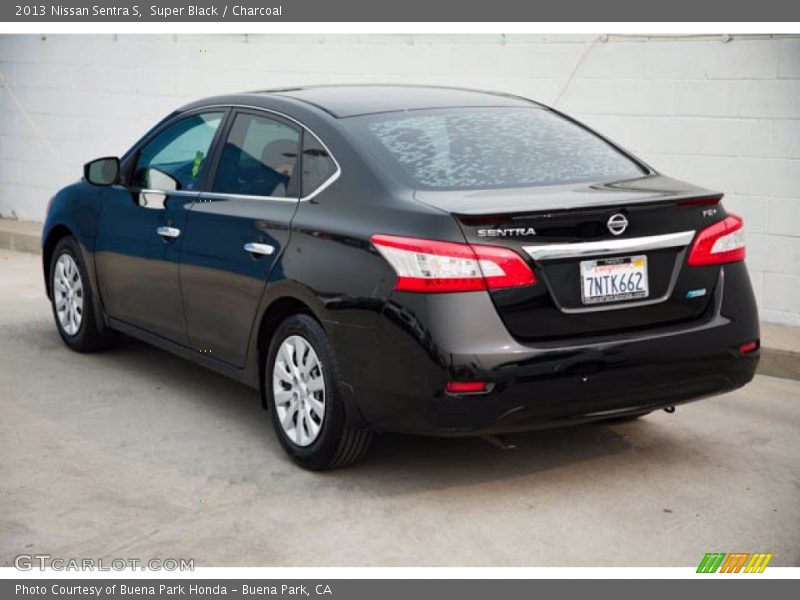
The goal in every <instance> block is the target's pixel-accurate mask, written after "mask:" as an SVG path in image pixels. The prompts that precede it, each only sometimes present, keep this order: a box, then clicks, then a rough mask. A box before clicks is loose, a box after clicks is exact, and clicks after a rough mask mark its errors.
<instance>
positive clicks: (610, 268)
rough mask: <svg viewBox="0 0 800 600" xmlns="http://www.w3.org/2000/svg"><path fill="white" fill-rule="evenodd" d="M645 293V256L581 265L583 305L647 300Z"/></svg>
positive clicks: (591, 261) (606, 259) (593, 261)
mask: <svg viewBox="0 0 800 600" xmlns="http://www.w3.org/2000/svg"><path fill="white" fill-rule="evenodd" d="M649 293H650V289H649V287H648V284H647V256H645V255H640V256H626V257H623V258H604V259H602V260H584V261H582V262H581V297H582V300H583V303H584V304H600V303H602V302H618V301H620V300H634V299H637V298H647V296H648V295H649Z"/></svg>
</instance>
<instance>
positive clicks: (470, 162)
mask: <svg viewBox="0 0 800 600" xmlns="http://www.w3.org/2000/svg"><path fill="white" fill-rule="evenodd" d="M352 121H353V122H355V123H357V125H356V127H360V128H362V130H366V132H367V133H368V135H367V136H366V137H367V139H368V140H370V139H371V141H372V146H373V148H374V149H375V151H376V152H377V153H378V154H381V155H383V157H384V161H385V162H386V163H387V164H388V166H390V168H391V167H394V169H395V170H397V169H398V168H399V170H400V171H401V172H402V173H404V174H405V175H406V176H407V177H409V178H410V179H411V180H412V183H413V185H414V186H415V187H421V188H429V189H476V188H477V189H480V188H511V187H526V186H542V185H558V184H564V183H571V182H578V181H598V182H599V181H619V180H623V179H631V178H634V177H640V176H641V175H642V174H643V173H644V171H643V170H642V169H641V168H640V167H639V166H638V165H637V164H636V163H635V162H634V161H632V160H631V159H629V158H628V157H626V156H625V155H624V154H622V153H621V152H619V151H618V150H616V149H615V148H614V147H613V146H611V145H610V144H608V143H607V142H605V141H604V140H603V139H602V138H600V137H598V136H596V135H595V134H593V133H591V132H590V131H587V130H586V129H584V128H583V127H580V126H579V125H576V124H575V123H572V122H570V121H568V120H567V119H564V118H562V117H560V116H558V115H556V114H554V113H552V112H550V111H547V110H543V109H539V108H533V107H531V108H499V107H498V108H495V107H490V108H460V109H459V108H454V109H438V110H426V111H413V112H405V113H389V114H384V115H369V116H365V117H357V118H354V119H352ZM375 142H377V143H375Z"/></svg>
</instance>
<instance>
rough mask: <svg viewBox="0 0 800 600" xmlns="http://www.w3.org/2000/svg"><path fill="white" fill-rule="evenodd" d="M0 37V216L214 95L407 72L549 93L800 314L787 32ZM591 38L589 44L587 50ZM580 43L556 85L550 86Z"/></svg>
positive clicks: (776, 308)
mask: <svg viewBox="0 0 800 600" xmlns="http://www.w3.org/2000/svg"><path fill="white" fill-rule="evenodd" d="M592 40H593V38H592V37H586V36H493V35H486V36H479V35H465V36H454V35H436V36H422V35H415V36H393V35H386V36H298V35H291V36H290V35H286V36H223V35H219V36H157V35H147V36H127V37H119V38H118V37H116V36H47V37H46V38H42V37H41V36H0V73H2V75H3V77H4V78H5V80H6V82H7V83H8V85H9V86H10V87H11V89H12V90H14V93H15V94H16V96H17V97H18V99H19V101H20V103H21V104H22V105H23V106H24V107H25V109H26V110H27V111H28V112H29V113H30V116H31V118H32V119H33V121H34V123H35V125H36V127H37V128H38V129H39V130H40V131H41V133H42V134H43V136H44V138H45V140H46V141H44V140H42V139H40V137H39V136H38V135H37V133H36V131H35V130H34V127H33V126H31V124H29V123H28V122H27V121H26V120H25V119H24V118H23V116H22V115H21V113H20V111H19V109H18V108H17V107H16V105H15V104H14V103H13V102H12V101H11V98H10V97H9V93H8V91H7V90H6V89H4V88H0V216H6V217H8V216H12V217H19V218H23V219H41V218H42V217H43V212H44V207H45V204H46V202H47V200H48V198H49V197H50V196H51V195H52V193H53V192H54V191H55V190H56V189H57V188H59V187H61V186H63V185H65V184H67V183H69V182H70V181H72V180H74V179H76V178H77V177H78V176H79V174H80V169H81V165H82V164H83V162H85V161H86V160H88V159H90V158H93V157H95V156H101V155H106V154H112V153H121V152H123V151H124V150H125V149H126V148H127V147H128V146H129V145H130V143H131V142H133V141H134V139H135V138H136V137H138V136H139V135H140V134H142V133H143V132H144V131H145V130H146V129H147V128H148V127H149V126H150V125H152V124H153V123H154V122H155V120H156V119H158V118H160V117H161V116H163V115H164V114H166V113H167V112H169V111H170V110H171V109H173V108H174V107H176V106H178V105H180V104H181V103H183V102H186V101H189V100H192V99H195V98H198V97H202V96H207V95H211V94H216V93H225V92H231V91H238V90H248V89H259V88H268V87H275V86H285V85H298V84H310V83H341V82H350V83H353V82H409V83H434V84H449V85H460V86H468V87H478V88H486V89H496V90H503V91H508V92H513V93H518V94H522V95H525V96H528V97H531V98H534V99H537V100H541V101H543V102H545V103H552V102H553V101H554V100H555V99H556V98H557V97H558V96H559V94H562V96H561V101H560V102H559V105H558V107H559V108H561V109H563V110H565V111H567V112H569V113H571V114H573V115H575V116H577V117H579V118H581V119H583V120H585V121H586V122H587V123H589V124H590V125H592V126H594V127H595V128H597V129H598V130H600V131H601V132H603V133H605V134H607V135H609V136H610V137H612V138H613V139H615V140H617V141H618V142H620V143H621V144H623V145H625V146H627V147H628V148H629V149H630V150H632V151H634V152H635V153H637V154H639V155H640V156H641V157H642V158H644V159H645V160H647V161H649V162H650V163H651V164H653V165H654V166H655V167H656V168H658V169H660V170H661V171H663V172H665V173H667V174H669V175H672V176H675V177H678V178H683V179H687V180H689V181H692V182H694V183H697V184H700V185H705V186H708V187H711V188H714V189H718V190H721V191H724V192H725V193H726V200H725V202H726V204H727V206H728V207H729V208H730V209H732V210H734V211H737V212H739V213H740V214H742V215H743V216H744V217H745V219H746V228H747V234H748V252H749V259H748V263H749V266H750V269H751V273H752V275H753V283H754V285H755V288H756V293H757V296H758V301H759V304H760V306H761V311H762V317H763V318H765V319H766V320H770V321H778V322H783V323H791V324H800V37H798V36H794V37H783V38H774V39H772V38H768V37H755V36H750V37H734V38H733V39H732V40H731V41H728V42H724V41H723V40H721V39H720V38H718V37H708V38H688V39H687V38H655V39H648V38H621V37H614V36H612V37H611V38H610V39H608V40H598V41H596V42H595V43H594V44H591V42H592ZM590 44H591V46H590ZM587 48H590V49H589V51H588V54H586V55H585V57H584V60H583V61H582V62H581V64H580V66H579V68H578V69H577V71H576V73H575V76H574V78H573V80H572V81H571V83H570V85H569V87H567V88H566V90H565V89H564V85H565V83H566V80H567V78H568V76H569V74H570V73H571V72H572V70H573V68H574V67H575V65H576V64H577V63H578V60H579V59H580V58H581V56H583V55H584V52H586V51H587Z"/></svg>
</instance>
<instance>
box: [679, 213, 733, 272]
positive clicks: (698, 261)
mask: <svg viewBox="0 0 800 600" xmlns="http://www.w3.org/2000/svg"><path fill="white" fill-rule="evenodd" d="M743 227H744V221H743V220H742V218H741V217H740V216H738V215H729V216H728V217H726V218H724V219H723V220H722V221H719V222H717V223H714V224H713V225H710V226H708V227H706V228H705V229H703V230H702V231H701V232H700V233H698V234H697V237H696V238H695V241H694V244H693V245H692V250H691V252H690V253H689V259H688V264H689V266H691V267H699V266H703V265H719V264H722V263H731V262H736V261H740V260H744V257H745V249H744V229H743Z"/></svg>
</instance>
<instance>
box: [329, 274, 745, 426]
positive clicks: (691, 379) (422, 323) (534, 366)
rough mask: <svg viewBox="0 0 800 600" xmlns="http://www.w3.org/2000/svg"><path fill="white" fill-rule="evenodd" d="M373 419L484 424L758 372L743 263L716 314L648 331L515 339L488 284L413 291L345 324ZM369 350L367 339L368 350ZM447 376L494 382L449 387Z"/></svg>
mask: <svg viewBox="0 0 800 600" xmlns="http://www.w3.org/2000/svg"><path fill="white" fill-rule="evenodd" d="M335 329H336V332H335V336H334V339H335V341H336V344H337V346H338V347H339V349H340V350H341V352H342V356H343V362H344V363H345V365H344V366H345V373H346V376H347V378H348V383H349V384H350V385H351V386H352V389H353V391H354V395H355V398H356V403H357V406H358V410H359V412H360V414H359V415H358V417H359V419H360V420H362V421H363V422H364V424H365V425H366V426H368V427H370V428H372V429H374V430H377V431H395V432H407V433H420V434H430V435H443V436H455V435H479V434H487V433H499V432H511V431H522V430H530V429H537V428H544V427H552V426H559V425H562V424H570V423H579V422H584V421H591V420H596V419H604V418H611V417H615V416H624V415H627V414H636V413H640V412H646V411H648V410H655V409H658V408H662V407H666V406H671V405H676V404H680V403H684V402H689V401H692V400H697V399H700V398H703V397H707V396H710V395H715V394H720V393H724V392H727V391H730V390H733V389H735V388H737V387H740V386H742V385H744V384H745V383H747V382H748V381H750V380H751V379H752V378H753V376H754V374H755V370H756V367H757V364H758V359H759V351H758V350H755V351H753V352H749V353H746V354H742V353H741V352H740V351H739V348H740V346H741V345H742V344H744V343H747V342H750V341H753V340H758V337H759V331H758V319H757V312H756V307H755V302H754V300H753V295H752V290H751V288H750V283H749V279H748V277H747V272H746V270H745V268H744V264H743V263H738V264H735V265H727V266H726V268H725V269H724V270H723V275H721V279H720V282H719V283H718V285H717V288H716V290H715V293H714V301H713V303H712V306H710V307H709V310H708V312H707V314H705V315H704V316H703V317H702V318H700V319H696V320H693V321H691V322H689V323H681V324H674V325H671V326H666V327H658V328H653V329H650V330H646V331H635V332H627V333H624V334H618V335H615V336H604V337H601V338H594V339H582V340H580V342H579V343H576V342H575V341H568V342H563V343H557V342H552V343H548V344H538V345H536V346H533V345H527V344H521V343H519V342H517V341H516V340H514V338H512V337H511V336H510V334H509V333H508V331H507V329H506V328H505V327H504V326H503V324H502V322H501V321H500V319H499V317H498V316H497V312H496V310H494V307H493V305H492V304H491V300H490V298H489V297H488V295H487V294H483V293H466V294H447V295H445V294H442V295H413V294H406V295H403V296H402V297H401V298H397V299H395V300H393V301H390V302H389V303H388V304H387V306H386V307H385V309H384V311H383V313H382V318H381V319H379V320H378V324H377V326H376V328H375V330H366V329H363V328H360V329H356V328H351V327H346V326H341V325H339V326H337V327H336V328H335ZM366 349H368V350H366ZM448 381H485V382H487V383H488V384H489V387H490V391H489V392H488V393H482V394H468V395H448V394H446V393H445V391H444V390H445V384H446V383H447V382H448Z"/></svg>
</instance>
